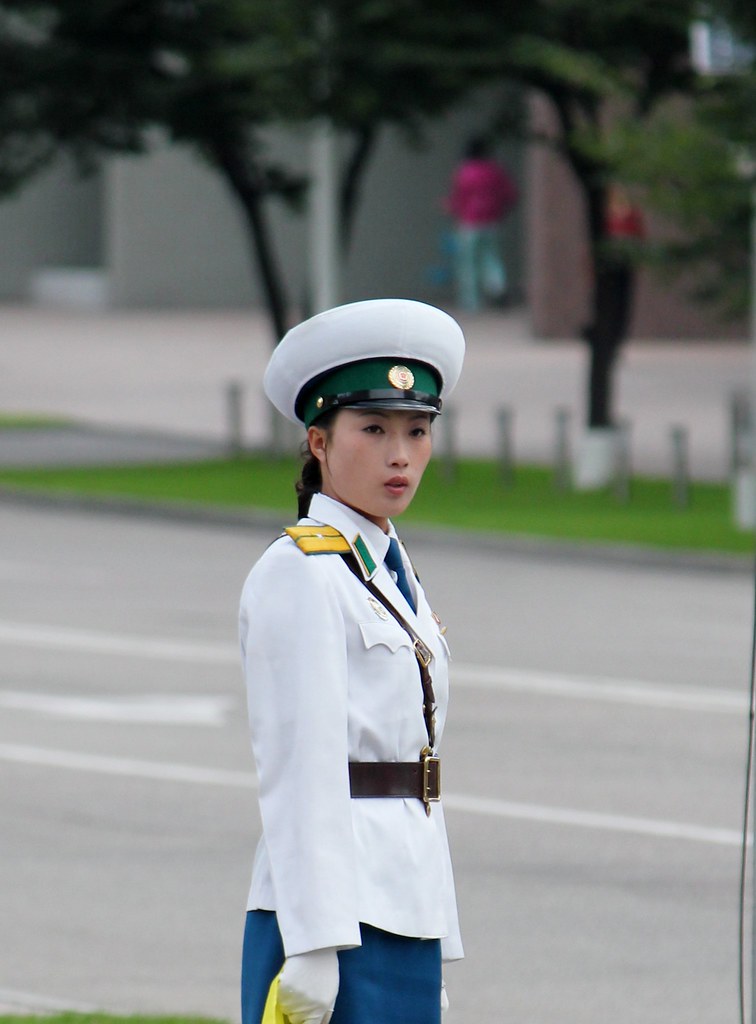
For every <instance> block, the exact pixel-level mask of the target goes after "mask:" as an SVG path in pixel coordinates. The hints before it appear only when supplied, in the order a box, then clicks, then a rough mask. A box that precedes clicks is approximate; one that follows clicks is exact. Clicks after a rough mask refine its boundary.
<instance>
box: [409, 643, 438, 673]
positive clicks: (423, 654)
mask: <svg viewBox="0 0 756 1024" xmlns="http://www.w3.org/2000/svg"><path fill="white" fill-rule="evenodd" d="M412 646H413V648H414V651H415V657H416V658H417V660H418V661H419V662H420V664H421V665H422V666H423V668H427V667H428V666H429V665H430V663H431V661H432V660H433V654H432V653H431V651H430V649H429V648H428V647H426V646H425V644H424V643H423V641H422V640H421V639H420V637H418V638H417V639H416V640H415V642H414V644H413V645H412Z"/></svg>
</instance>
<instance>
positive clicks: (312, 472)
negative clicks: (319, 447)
mask: <svg viewBox="0 0 756 1024" xmlns="http://www.w3.org/2000/svg"><path fill="white" fill-rule="evenodd" d="M338 411H339V410H338V409H329V410H328V412H326V413H323V415H322V416H320V417H319V418H318V419H317V421H316V422H315V423H314V424H313V426H316V427H321V428H322V429H323V430H325V431H326V432H327V431H329V430H330V429H331V427H332V426H333V421H334V419H335V418H336V415H337V413H338ZM299 453H300V455H301V456H302V458H303V459H304V465H303V466H302V471H301V473H300V476H299V480H297V482H296V484H295V485H294V487H295V490H296V492H297V518H298V519H303V518H304V517H305V516H306V515H307V513H308V512H309V511H310V501H311V500H312V496H313V494H318V492H319V491H320V490H321V489H322V487H323V474H322V473H321V471H320V461H319V460H318V459H316V458H315V456H314V455H313V454H312V452H311V451H310V444H309V442H308V441H303V442H302V447H301V448H300V452H299Z"/></svg>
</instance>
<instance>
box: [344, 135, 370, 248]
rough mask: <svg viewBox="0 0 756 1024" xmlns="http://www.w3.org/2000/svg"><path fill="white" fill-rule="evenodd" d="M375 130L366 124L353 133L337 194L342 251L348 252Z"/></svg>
mask: <svg viewBox="0 0 756 1024" xmlns="http://www.w3.org/2000/svg"><path fill="white" fill-rule="evenodd" d="M375 141H376V131H375V128H374V127H372V126H366V127H364V128H362V129H361V130H360V131H359V132H357V133H355V138H354V145H353V146H352V151H351V153H350V156H349V159H348V160H347V162H346V166H345V168H344V174H343V176H342V181H341V189H340V196H339V217H340V221H341V223H340V225H339V228H340V233H341V244H342V247H343V251H344V253H346V252H348V250H349V245H350V243H351V241H352V232H353V229H354V219H355V214H356V211H357V204H358V201H359V194H360V186H361V185H362V181H363V179H364V176H365V170H366V168H367V165H368V161H369V159H370V156H371V154H372V152H373V149H374V148H375Z"/></svg>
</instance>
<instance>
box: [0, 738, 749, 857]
mask: <svg viewBox="0 0 756 1024" xmlns="http://www.w3.org/2000/svg"><path fill="white" fill-rule="evenodd" d="M0 760H4V761H10V762H14V763H17V764H28V765H35V766H38V767H46V768H66V769H72V770H74V771H84V772H94V773H100V774H104V775H120V776H125V777H127V778H138V779H154V780H156V781H160V782H188V783H191V784H193V785H197V784H201V785H212V786H231V787H234V788H241V789H256V788H257V780H256V779H255V776H254V775H252V774H251V773H249V772H237V771H230V770H228V769H224V768H199V767H196V766H194V765H186V764H171V763H169V762H163V761H141V760H136V759H134V758H123V757H105V756H103V755H101V754H81V753H77V752H75V751H68V750H49V749H46V748H43V747H32V746H24V745H21V744H13V743H4V744H0ZM444 807H445V808H447V809H448V810H451V811H461V812H463V813H467V814H480V815H484V816H487V817H495V818H509V819H516V820H520V821H532V822H537V823H539V824H544V825H563V826H567V827H576V828H591V829H596V830H598V831H610V832H625V833H630V834H633V835H639V836H650V837H653V838H660V839H684V840H688V841H692V842H698V843H710V844H714V845H718V846H739V845H740V844H741V843H742V835H741V833H740V832H738V831H737V830H735V829H725V828H708V827H706V826H703V825H690V824H686V823H681V822H673V821H661V820H654V819H651V818H634V817H629V816H624V815H617V814H601V813H597V812H593V811H578V810H573V809H570V808H564V807H562V808H560V807H545V806H541V805H539V804H527V803H516V802H512V801H508V800H492V799H488V798H483V797H476V796H471V795H468V794H460V793H449V794H444Z"/></svg>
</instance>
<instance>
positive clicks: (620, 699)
mask: <svg viewBox="0 0 756 1024" xmlns="http://www.w3.org/2000/svg"><path fill="white" fill-rule="evenodd" d="M452 672H453V683H454V686H455V687H466V686H470V687H477V688H480V689H484V690H514V691H519V692H520V693H539V694H548V695H549V696H552V697H568V698H570V699H573V700H575V699H576V700H603V701H609V702H611V703H620V704H640V705H643V706H645V707H661V708H674V709H676V710H680V711H716V712H721V713H725V714H745V713H747V711H748V697H747V694H746V693H745V690H744V691H743V693H738V692H737V691H735V690H719V689H717V690H714V689H711V690H708V689H704V688H702V687H674V688H673V687H670V686H664V685H663V684H656V683H641V682H638V681H636V680H623V679H610V678H608V677H601V676H593V677H591V678H578V677H577V676H569V675H562V673H556V672H535V671H532V670H529V669H510V668H496V667H490V666H487V665H456V666H455V665H454V663H452Z"/></svg>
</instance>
